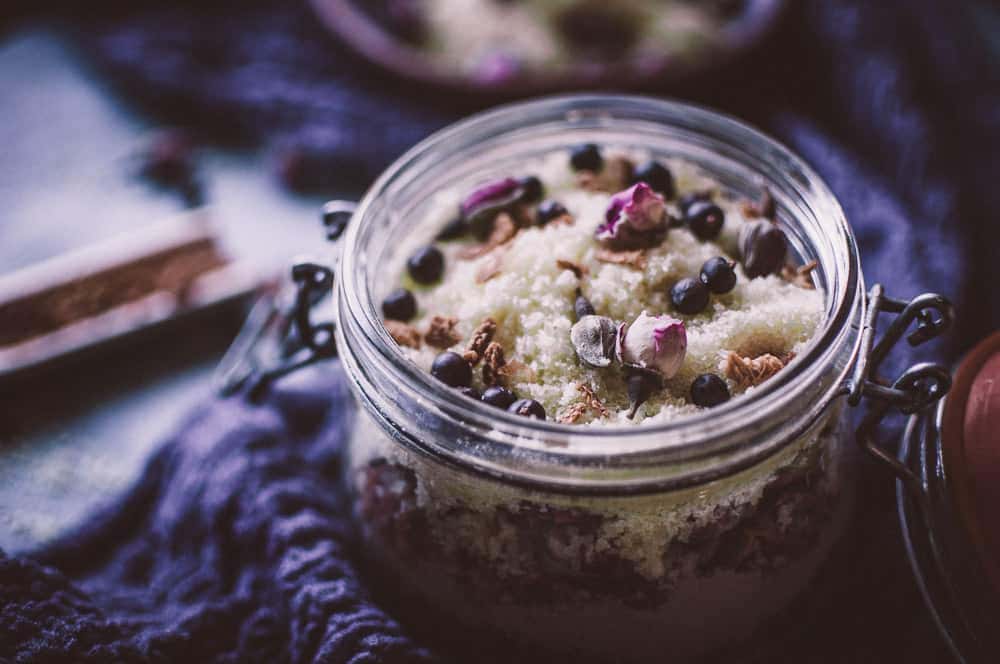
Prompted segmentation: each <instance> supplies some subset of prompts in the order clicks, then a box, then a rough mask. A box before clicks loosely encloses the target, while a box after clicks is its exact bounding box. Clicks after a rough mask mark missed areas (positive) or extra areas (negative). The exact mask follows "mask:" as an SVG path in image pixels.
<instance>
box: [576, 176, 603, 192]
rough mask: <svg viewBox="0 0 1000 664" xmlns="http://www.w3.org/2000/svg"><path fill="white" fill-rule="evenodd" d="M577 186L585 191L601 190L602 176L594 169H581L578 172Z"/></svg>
mask: <svg viewBox="0 0 1000 664" xmlns="http://www.w3.org/2000/svg"><path fill="white" fill-rule="evenodd" d="M576 186H577V187H579V188H580V189H583V190H585V191H600V190H601V188H600V178H599V177H598V176H597V173H595V172H594V171H580V172H579V173H577V174H576Z"/></svg>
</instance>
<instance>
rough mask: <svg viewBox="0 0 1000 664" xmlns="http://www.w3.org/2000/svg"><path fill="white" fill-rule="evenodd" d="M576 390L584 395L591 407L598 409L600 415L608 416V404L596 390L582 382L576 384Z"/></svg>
mask: <svg viewBox="0 0 1000 664" xmlns="http://www.w3.org/2000/svg"><path fill="white" fill-rule="evenodd" d="M576 390H577V392H579V393H580V394H582V395H583V401H584V403H585V404H586V405H587V406H588V407H589V408H593V409H594V410H595V411H597V414H598V415H600V416H601V417H607V416H608V415H609V414H610V413H609V412H608V408H607V406H605V405H604V402H603V401H601V400H600V399H599V398H598V396H597V394H595V393H594V390H592V389H591V388H590V386H589V385H585V384H583V383H580V384H579V385H577V386H576Z"/></svg>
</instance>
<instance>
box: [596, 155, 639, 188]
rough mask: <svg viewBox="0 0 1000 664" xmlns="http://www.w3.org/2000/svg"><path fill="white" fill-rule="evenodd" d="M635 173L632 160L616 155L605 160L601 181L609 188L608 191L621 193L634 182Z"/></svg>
mask: <svg viewBox="0 0 1000 664" xmlns="http://www.w3.org/2000/svg"><path fill="white" fill-rule="evenodd" d="M634 172H635V165H634V164H632V160H631V159H629V158H628V157H625V156H622V155H614V156H611V157H608V158H607V159H605V160H604V170H602V171H601V179H602V180H603V181H604V183H605V184H606V186H607V187H608V191H611V192H616V191H621V190H622V189H624V188H626V187H627V186H628V184H629V182H631V181H632V174H633V173H634Z"/></svg>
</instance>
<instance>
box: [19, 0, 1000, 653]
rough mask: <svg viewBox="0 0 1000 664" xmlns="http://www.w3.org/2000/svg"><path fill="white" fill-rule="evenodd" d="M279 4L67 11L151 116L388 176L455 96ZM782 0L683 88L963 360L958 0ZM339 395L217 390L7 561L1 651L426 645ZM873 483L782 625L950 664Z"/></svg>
mask: <svg viewBox="0 0 1000 664" xmlns="http://www.w3.org/2000/svg"><path fill="white" fill-rule="evenodd" d="M288 4H289V3H277V2H257V3H238V8H237V7H236V6H233V5H231V4H229V3H221V4H220V5H219V6H221V7H222V8H223V11H221V12H216V13H213V12H210V11H209V12H201V13H195V12H194V10H192V9H190V8H184V7H176V6H172V7H165V8H151V9H150V8H144V9H142V10H141V11H140V10H132V11H130V12H129V13H127V14H125V15H122V14H119V13H113V14H108V15H103V16H99V17H98V18H96V19H95V18H89V19H88V20H87V21H86V22H84V23H77V26H78V33H79V37H80V43H81V45H82V46H83V48H84V49H85V50H86V51H87V52H88V53H90V54H91V55H92V56H93V58H94V60H95V62H97V63H98V65H99V66H100V67H101V68H102V69H103V70H104V71H106V72H108V74H109V75H110V76H111V77H112V79H113V80H114V81H116V82H117V83H119V84H120V86H121V88H122V89H123V90H124V91H126V92H127V93H130V94H131V95H133V98H134V99H136V100H137V101H139V102H140V103H144V104H145V105H146V106H147V108H149V109H150V110H152V111H155V112H160V113H163V112H164V109H166V111H165V112H166V117H167V118H168V119H171V120H175V121H176V120H177V119H181V120H183V121H185V122H187V123H190V122H191V121H192V119H193V118H198V119H199V121H203V122H204V123H205V125H204V128H205V130H206V131H215V130H216V129H217V128H218V127H219V126H220V125H222V124H227V123H228V124H230V125H233V124H235V125H236V128H237V129H238V130H239V134H240V136H241V137H243V138H249V139H251V140H254V141H257V142H272V143H273V144H275V145H289V144H291V145H294V146H296V149H298V150H301V151H302V152H303V153H304V154H306V157H307V158H306V159H305V161H306V162H307V163H306V167H305V169H304V171H305V173H306V176H305V179H306V181H307V182H306V184H308V185H316V186H319V187H321V188H322V187H327V186H331V185H332V184H335V183H341V182H342V178H343V176H344V174H345V173H348V172H363V173H365V174H367V175H371V174H373V173H375V172H377V171H378V170H379V169H380V168H382V167H383V166H384V165H385V164H387V163H388V162H389V161H390V160H391V159H392V158H393V157H394V156H395V155H397V154H398V153H399V152H401V151H402V150H403V149H405V148H406V147H408V146H409V145H410V144H412V143H413V142H415V141H416V140H418V139H419V138H420V137H422V136H423V135H425V134H426V133H427V132H429V131H430V130H432V129H433V128H436V127H438V126H441V125H443V124H445V123H446V122H448V121H450V120H452V119H454V118H455V117H458V116H459V115H461V113H463V112H464V110H463V111H457V110H456V106H457V105H460V104H461V103H462V100H454V99H443V98H439V97H437V96H435V95H434V94H433V93H432V92H426V91H417V90H414V89H412V88H408V87H406V86H403V85H399V84H396V83H393V82H390V81H388V80H387V79H386V78H384V77H382V76H381V75H378V74H377V73H375V72H373V71H372V70H370V69H368V68H364V67H362V66H361V65H360V64H359V63H358V62H356V61H355V60H354V59H353V58H352V57H351V56H349V55H347V54H346V53H344V52H343V51H342V50H341V49H340V48H339V47H338V46H337V45H336V44H333V43H332V42H331V41H330V40H329V39H328V38H327V37H326V36H325V35H324V34H323V33H322V32H321V31H320V29H319V28H318V27H317V26H316V25H315V22H314V21H313V20H312V19H311V17H310V16H309V15H308V13H307V11H306V9H305V8H304V7H302V6H299V5H292V6H288ZM793 4H796V5H797V7H796V9H795V10H793V11H792V12H791V14H790V15H789V16H788V19H787V21H785V23H784V24H783V25H782V26H781V28H780V29H779V30H778V31H777V32H776V33H774V34H773V35H772V36H771V40H770V42H768V43H767V44H765V45H763V47H762V48H761V49H759V50H758V52H756V53H754V54H752V55H749V56H748V57H747V58H746V59H744V60H743V61H741V62H740V63H738V65H737V66H734V67H732V68H730V69H728V70H724V71H720V72H718V73H716V74H715V75H714V76H713V77H711V78H710V79H706V80H702V81H699V82H698V83H697V84H694V85H692V86H691V87H689V88H686V89H684V90H680V91H675V92H676V93H677V94H678V95H682V96H684V97H688V98H693V99H696V100H699V101H702V102H705V103H709V104H711V105H713V106H716V107H719V108H722V109H725V110H728V111H730V112H732V113H735V114H737V115H739V116H742V117H745V118H747V119H748V120H750V121H751V122H753V123H755V124H758V125H760V126H762V127H764V128H765V129H767V130H768V131H770V132H771V133H773V134H775V135H777V136H778V137H779V138H780V139H782V140H784V141H785V142H787V143H788V144H789V145H790V146H791V147H792V148H793V149H794V150H796V151H797V152H798V153H800V154H801V155H803V156H804V157H805V158H806V160H807V161H809V162H810V163H811V164H812V165H813V166H814V167H815V168H816V169H817V170H818V171H819V172H820V173H821V175H822V176H823V177H824V178H825V179H826V180H827V181H828V183H829V184H830V185H831V187H832V188H833V190H834V192H835V193H836V194H837V195H838V197H839V198H840V200H841V201H842V202H843V204H844V207H845V209H846V211H847V214H848V217H849V218H850V220H851V221H852V223H853V225H854V227H855V230H856V232H857V235H858V238H859V240H860V243H861V246H862V252H863V258H864V265H865V271H866V275H867V277H868V280H869V282H871V281H874V280H879V281H883V282H884V283H886V284H888V285H889V289H890V291H891V292H892V293H893V294H895V295H898V296H901V297H902V296H911V295H913V294H915V293H918V292H920V291H923V290H938V291H942V292H944V293H946V294H948V295H950V296H951V297H953V298H954V299H955V301H956V303H957V304H958V305H959V306H960V307H961V310H962V311H963V312H964V313H965V316H964V318H963V323H962V325H961V326H960V329H959V331H958V333H957V334H956V335H954V336H953V337H952V339H953V340H952V341H951V342H950V343H946V344H941V345H939V347H938V348H937V349H936V350H935V351H934V352H935V353H936V354H937V355H938V356H939V357H941V358H945V359H951V358H954V356H955V354H956V353H957V352H958V351H959V350H960V349H961V348H962V347H964V346H967V345H968V344H970V343H971V342H972V341H973V340H974V339H975V338H977V337H978V336H981V335H982V334H984V333H985V332H986V331H988V330H990V329H992V328H994V327H996V326H997V323H998V321H1000V298H998V297H997V296H996V295H995V294H994V293H993V292H992V289H991V288H990V284H993V283H997V281H996V277H997V276H998V274H997V273H998V264H1000V261H996V260H995V258H994V256H993V253H994V249H993V247H997V246H1000V232H998V229H997V227H996V224H994V223H991V219H992V212H991V211H992V210H995V209H998V205H1000V200H998V198H1000V187H997V186H996V184H995V183H994V182H993V180H994V179H995V178H996V175H997V173H1000V169H998V168H997V166H998V163H997V162H998V160H1000V149H998V147H1000V146H998V145H997V143H998V140H1000V132H998V131H997V130H998V128H1000V127H998V125H1000V103H998V102H1000V99H998V92H1000V88H998V86H997V84H996V82H997V79H996V73H995V70H994V69H992V68H991V67H992V62H991V61H990V60H989V59H988V57H987V54H986V52H985V51H984V50H982V49H980V48H978V47H977V46H976V32H975V26H973V25H971V24H970V23H969V22H968V20H967V18H968V17H967V16H966V14H964V13H963V12H960V11H958V10H957V9H956V3H952V2H948V1H947V0H937V1H934V0H922V1H919V2H918V1H914V2H910V3H905V5H904V4H903V3H900V5H901V6H890V4H891V3H871V2H863V1H861V0H827V1H824V2H813V3H793ZM233 118H235V119H236V120H237V121H236V122H235V123H233V122H231V120H232V119H233ZM329 173H333V175H332V176H330V175H328V174H329ZM327 178H329V179H327ZM921 352H923V351H921ZM344 399H345V395H344V389H343V386H342V383H341V378H340V374H339V371H338V370H337V369H336V365H335V364H329V365H327V366H326V367H325V368H324V369H323V370H320V371H317V372H309V373H302V374H298V375H293V376H291V377H289V378H288V379H286V380H285V381H283V382H282V383H280V384H279V385H278V386H277V388H276V389H275V390H274V391H273V392H272V393H271V394H270V396H269V397H268V398H267V399H266V400H265V401H264V403H262V404H260V405H256V406H255V405H252V404H248V403H246V402H245V401H243V400H241V399H238V398H234V399H227V400H220V401H218V402H217V403H212V404H207V405H205V406H204V407H203V408H202V409H200V410H199V411H198V412H197V413H195V414H193V415H192V417H191V419H190V421H189V422H188V423H187V424H186V425H185V426H184V427H183V428H182V430H181V431H180V432H179V433H178V434H177V435H176V436H175V437H174V438H172V439H171V440H168V441H166V442H165V444H164V445H163V447H162V448H161V450H160V452H159V453H158V454H157V455H156V456H155V458H154V459H152V460H151V461H150V464H149V467H148V468H147V470H146V472H145V474H144V476H143V478H142V480H141V481H140V482H139V483H138V484H137V485H136V487H135V489H134V490H133V491H132V492H130V493H129V494H128V495H127V496H125V497H124V498H123V500H122V502H121V504H120V505H119V506H117V507H116V508H114V509H113V510H111V511H110V512H109V513H106V514H104V515H101V516H100V517H99V518H97V519H95V520H94V521H92V522H90V523H87V524H84V525H83V526H82V527H81V529H80V530H79V532H77V533H75V534H73V535H72V536H70V537H68V538H66V539H65V540H63V541H60V542H58V543H55V544H54V545H52V546H50V547H48V548H47V549H46V550H44V551H40V552H38V553H37V555H35V556H32V557H26V558H7V557H2V555H0V661H4V658H8V659H9V660H10V661H17V662H85V661H86V662H109V661H126V662H133V661H134V662H154V661H155V662H173V661H189V662H237V661H239V662H247V661H269V662H270V661H275V662H284V661H287V662H312V661H315V662H356V663H360V662H372V663H374V662H380V663H389V662H411V661H414V662H415V661H430V660H432V659H434V657H433V656H432V655H431V654H430V653H429V652H428V651H427V650H425V649H424V648H423V647H422V646H421V645H420V644H417V643H415V642H414V641H413V640H411V639H410V638H408V637H407V636H406V635H405V632H404V631H403V630H402V629H401V628H400V626H399V625H397V624H396V622H395V621H394V620H393V619H392V618H391V617H390V616H389V615H388V614H387V613H386V612H385V611H384V610H383V609H382V608H380V605H379V604H378V603H376V602H375V601H374V600H373V599H372V598H371V594H370V592H369V590H368V588H367V587H366V584H365V583H364V581H363V577H362V576H360V575H359V573H358V568H357V565H356V561H357V556H356V555H354V554H355V552H354V551H353V550H352V548H351V547H352V537H351V528H350V523H349V518H348V513H347V509H346V505H345V497H344V496H343V495H342V493H341V492H340V491H339V489H338V485H337V482H336V474H337V467H338V463H339V449H340V445H341V443H342V438H343V435H344V432H343V430H342V427H341V426H339V423H340V414H341V410H342V407H343V403H344ZM867 486H868V487H869V489H868V494H867V495H866V501H868V502H866V505H868V509H866V510H865V514H866V516H865V518H864V519H863V521H862V524H861V526H860V527H861V528H862V530H863V533H864V536H863V537H862V538H860V540H861V542H862V544H860V545H859V546H861V548H860V549H858V550H857V551H855V552H854V553H853V554H852V557H851V558H850V562H851V574H850V577H849V578H848V580H845V583H844V588H843V592H842V603H841V604H837V603H833V604H832V605H831V606H832V607H833V608H830V609H828V610H827V612H826V613H817V614H816V615H815V616H813V617H814V618H815V620H814V622H815V623H816V625H815V626H814V628H813V629H812V630H811V631H809V630H806V631H805V632H804V636H802V637H801V638H799V639H793V638H792V637H790V636H789V635H787V634H783V635H782V636H781V639H782V642H781V652H783V653H784V654H785V655H787V657H788V659H789V661H810V662H860V661H908V662H940V661H944V658H945V654H944V650H943V648H942V645H941V643H940V641H938V640H937V639H936V637H935V636H934V634H933V626H932V625H931V624H930V623H929V621H928V620H927V618H926V616H925V615H924V614H923V612H922V610H921V609H920V606H919V599H918V598H917V596H916V594H915V590H914V588H913V586H912V583H911V582H910V581H909V576H908V570H906V568H905V565H904V564H903V563H902V552H901V550H900V548H899V544H898V533H897V532H896V531H895V529H894V528H895V526H894V522H893V515H892V512H891V497H890V492H891V484H890V483H889V482H887V481H885V478H884V476H881V475H877V473H876V474H875V475H874V476H873V477H872V478H871V480H870V482H869V483H868V485H867ZM862 598H863V599H862ZM900 607H906V608H905V609H904V610H902V611H901V610H900ZM442 628H443V629H446V628H447V626H442Z"/></svg>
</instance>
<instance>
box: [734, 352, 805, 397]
mask: <svg viewBox="0 0 1000 664" xmlns="http://www.w3.org/2000/svg"><path fill="white" fill-rule="evenodd" d="M791 357H794V356H786V357H785V359H782V358H779V357H775V356H774V355H771V354H770V353H765V354H764V355H759V356H757V357H755V358H753V359H750V358H746V357H743V356H742V355H740V354H739V353H729V357H727V358H726V376H727V377H728V378H729V379H730V380H732V381H734V382H735V383H736V384H737V385H738V386H739V387H740V388H741V389H746V388H748V387H750V386H752V385H760V384H761V383H763V382H764V381H765V380H767V379H768V378H770V377H771V376H773V375H774V374H776V373H778V372H779V371H781V370H782V369H783V368H784V367H785V365H786V364H787V363H788V362H790V361H791Z"/></svg>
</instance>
